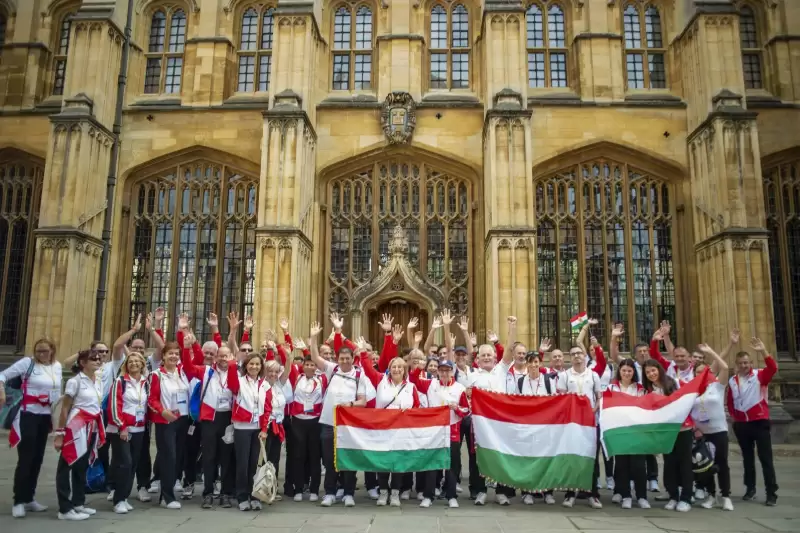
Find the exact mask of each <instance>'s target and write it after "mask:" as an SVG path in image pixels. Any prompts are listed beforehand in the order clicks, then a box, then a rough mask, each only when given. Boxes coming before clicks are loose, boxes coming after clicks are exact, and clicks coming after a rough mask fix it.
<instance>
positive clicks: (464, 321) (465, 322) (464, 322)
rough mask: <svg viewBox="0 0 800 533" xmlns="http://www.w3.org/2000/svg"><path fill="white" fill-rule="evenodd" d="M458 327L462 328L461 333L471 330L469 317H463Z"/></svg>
mask: <svg viewBox="0 0 800 533" xmlns="http://www.w3.org/2000/svg"><path fill="white" fill-rule="evenodd" d="M458 327H459V328H461V331H463V332H467V331H468V330H469V317H467V316H462V317H461V320H460V321H459V322H458Z"/></svg>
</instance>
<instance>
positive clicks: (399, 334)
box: [392, 324, 403, 345]
mask: <svg viewBox="0 0 800 533" xmlns="http://www.w3.org/2000/svg"><path fill="white" fill-rule="evenodd" d="M392 338H393V339H394V343H395V344H398V345H399V344H400V341H401V340H403V326H401V325H400V324H395V325H394V327H393V328H392Z"/></svg>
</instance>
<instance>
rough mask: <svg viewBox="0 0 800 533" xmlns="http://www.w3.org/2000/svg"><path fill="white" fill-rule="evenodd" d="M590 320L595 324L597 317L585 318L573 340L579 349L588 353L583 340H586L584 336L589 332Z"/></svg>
mask: <svg viewBox="0 0 800 533" xmlns="http://www.w3.org/2000/svg"><path fill="white" fill-rule="evenodd" d="M592 321H594V323H595V324H597V319H595V318H590V319H589V320H587V321H586V324H584V325H583V327H582V328H581V331H580V333H578V338H577V339H576V340H575V344H576V345H577V346H579V347H580V348H581V350H583V351H584V353H589V352H588V350H586V342H585V341H586V336H587V335H588V334H589V326H591V325H592Z"/></svg>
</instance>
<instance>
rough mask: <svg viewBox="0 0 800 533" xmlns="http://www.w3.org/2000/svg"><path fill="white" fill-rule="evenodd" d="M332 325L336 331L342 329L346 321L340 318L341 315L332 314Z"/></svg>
mask: <svg viewBox="0 0 800 533" xmlns="http://www.w3.org/2000/svg"><path fill="white" fill-rule="evenodd" d="M331 324H333V327H334V328H336V329H342V327H343V326H344V319H343V318H341V317H340V316H339V313H331Z"/></svg>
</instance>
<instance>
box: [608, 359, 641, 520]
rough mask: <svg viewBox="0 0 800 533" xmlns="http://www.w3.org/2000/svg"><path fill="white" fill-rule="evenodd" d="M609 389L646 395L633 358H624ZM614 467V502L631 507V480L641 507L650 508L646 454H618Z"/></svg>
mask: <svg viewBox="0 0 800 533" xmlns="http://www.w3.org/2000/svg"><path fill="white" fill-rule="evenodd" d="M608 390H610V391H612V392H618V393H622V394H628V395H630V396H644V393H645V390H644V387H643V386H642V385H640V384H639V376H638V375H637V372H636V362H635V361H634V360H633V359H623V360H621V361H620V362H619V366H618V367H617V375H616V376H615V378H614V379H612V380H611V382H610V383H609V384H608ZM615 459H616V461H615V463H616V464H615V468H614V481H615V486H616V490H617V493H616V494H614V497H613V498H612V499H611V501H613V502H614V503H618V502H622V508H623V509H630V508H631V503H632V498H631V481H633V486H634V489H635V490H636V498H637V503H638V504H639V507H640V508H642V509H650V503H649V502H648V501H647V468H646V466H645V456H644V455H618V456H616V458H615Z"/></svg>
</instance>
